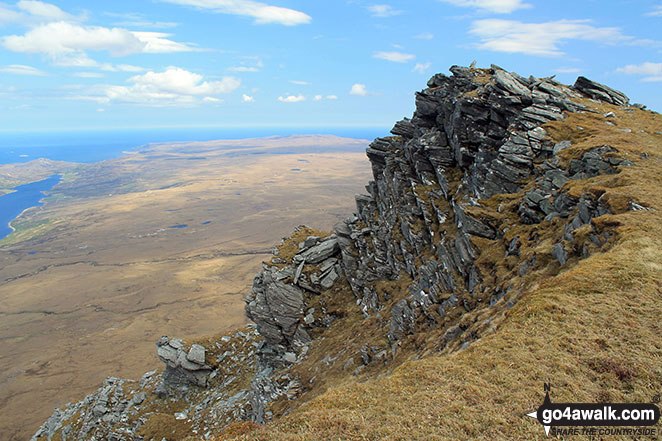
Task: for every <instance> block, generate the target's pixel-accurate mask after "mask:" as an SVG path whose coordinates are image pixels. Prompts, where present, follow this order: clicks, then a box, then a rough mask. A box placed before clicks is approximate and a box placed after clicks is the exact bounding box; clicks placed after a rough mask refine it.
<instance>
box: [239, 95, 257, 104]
mask: <svg viewBox="0 0 662 441" xmlns="http://www.w3.org/2000/svg"><path fill="white" fill-rule="evenodd" d="M241 101H242V102H244V103H254V102H255V98H253V97H252V96H250V95H246V94H243V95H242V96H241Z"/></svg>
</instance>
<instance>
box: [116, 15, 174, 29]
mask: <svg viewBox="0 0 662 441" xmlns="http://www.w3.org/2000/svg"><path fill="white" fill-rule="evenodd" d="M104 15H106V16H108V17H113V18H116V19H118V20H120V21H116V22H114V23H113V25H114V26H122V27H133V28H151V29H169V28H174V27H177V26H179V23H175V22H167V21H151V20H149V19H148V18H146V17H145V16H144V15H143V14H137V13H124V14H117V13H114V12H104Z"/></svg>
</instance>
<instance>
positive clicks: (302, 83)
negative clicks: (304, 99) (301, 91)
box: [290, 80, 310, 86]
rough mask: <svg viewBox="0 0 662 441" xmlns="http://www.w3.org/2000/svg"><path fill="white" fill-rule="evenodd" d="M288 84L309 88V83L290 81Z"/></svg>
mask: <svg viewBox="0 0 662 441" xmlns="http://www.w3.org/2000/svg"><path fill="white" fill-rule="evenodd" d="M290 83H292V84H297V85H299V86H310V83H309V82H308V81H298V80H290Z"/></svg>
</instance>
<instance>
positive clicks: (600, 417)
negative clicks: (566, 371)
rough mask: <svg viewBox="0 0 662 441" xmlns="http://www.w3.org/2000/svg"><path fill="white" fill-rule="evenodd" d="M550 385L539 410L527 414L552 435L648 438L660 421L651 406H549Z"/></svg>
mask: <svg viewBox="0 0 662 441" xmlns="http://www.w3.org/2000/svg"><path fill="white" fill-rule="evenodd" d="M549 391H550V385H549V384H545V400H544V401H543V403H542V405H541V406H540V407H539V408H538V410H536V411H534V412H531V413H528V414H526V416H528V417H531V418H536V419H537V420H538V421H539V422H540V424H542V425H543V427H544V428H545V434H546V435H547V436H549V434H550V432H551V433H552V435H554V436H556V435H592V436H605V435H621V436H623V435H626V436H651V435H656V434H657V428H656V427H652V426H655V425H656V424H657V423H658V421H659V420H660V409H659V408H658V407H657V406H656V405H655V404H653V403H552V400H551V399H550V398H549Z"/></svg>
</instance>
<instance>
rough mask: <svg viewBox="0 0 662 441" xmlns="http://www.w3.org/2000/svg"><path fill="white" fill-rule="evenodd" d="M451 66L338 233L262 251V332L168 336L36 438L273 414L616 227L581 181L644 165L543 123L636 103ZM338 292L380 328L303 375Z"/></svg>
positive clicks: (475, 329)
mask: <svg viewBox="0 0 662 441" xmlns="http://www.w3.org/2000/svg"><path fill="white" fill-rule="evenodd" d="M450 71H451V73H452V75H451V76H446V75H441V74H437V75H435V76H433V77H432V78H431V79H430V81H429V82H428V84H427V86H428V87H427V88H426V89H424V90H422V91H420V92H418V93H417V94H416V96H415V101H416V110H415V112H414V114H413V115H412V117H411V118H404V119H403V120H402V121H399V122H398V123H396V124H395V126H394V127H393V129H392V134H393V135H394V136H389V137H384V138H378V139H376V140H374V142H372V143H371V144H370V146H369V148H368V149H367V152H366V153H367V156H368V158H369V159H370V162H371V166H372V173H373V180H372V181H371V182H369V183H368V185H367V186H366V190H367V194H364V195H357V196H356V213H355V214H354V215H352V216H350V217H349V218H348V219H346V220H345V221H344V222H341V223H340V224H338V225H337V226H336V227H335V232H334V234H325V233H322V232H318V231H314V230H312V229H310V228H308V227H304V226H301V227H298V228H297V229H296V230H295V232H294V234H293V235H292V236H291V237H288V238H285V239H283V240H282V242H281V243H280V245H279V246H278V247H276V248H275V249H274V255H273V257H272V258H271V259H270V260H268V261H267V262H264V263H263V267H262V270H261V271H260V272H259V273H258V274H257V276H256V277H255V279H254V282H253V287H252V290H251V291H250V293H249V294H248V295H247V297H246V299H245V301H246V315H247V316H248V318H250V319H251V320H252V321H253V322H254V323H255V330H251V331H250V332H248V333H244V332H239V333H237V334H235V335H234V336H225V337H222V338H221V341H220V342H216V343H209V344H204V345H203V344H201V343H198V344H191V345H189V344H186V343H184V342H183V341H181V340H179V339H175V338H168V337H163V338H162V339H161V340H159V342H158V343H157V355H158V357H159V359H160V360H161V361H162V362H164V363H165V371H164V372H163V373H161V374H156V373H150V374H149V376H147V377H144V378H143V380H141V381H140V382H139V384H138V385H137V386H136V385H134V386H132V387H129V388H128V390H130V392H126V390H127V383H122V381H121V380H116V379H110V380H108V382H107V384H106V385H105V386H104V388H102V389H100V390H99V392H97V393H96V394H93V395H91V396H90V397H88V398H86V399H85V400H84V401H83V402H80V403H77V404H75V405H73V406H69V407H67V408H66V409H65V410H64V411H56V413H55V414H54V415H53V417H51V419H49V421H48V422H47V423H46V424H44V426H43V427H42V428H41V429H40V432H39V433H38V434H37V435H36V437H35V438H34V439H50V438H51V435H53V434H55V433H56V432H57V433H58V434H66V437H67V438H66V439H76V440H82V439H89V438H90V434H93V433H94V434H97V435H98V436H97V439H116V440H130V439H140V436H139V434H138V431H139V429H140V428H141V427H143V425H144V423H145V421H146V420H145V419H144V418H145V412H147V413H148V414H149V412H154V410H153V409H154V408H155V407H158V406H163V403H164V402H174V401H177V400H179V401H178V402H185V404H186V405H185V406H184V405H182V408H181V410H178V411H177V413H176V414H175V415H174V416H175V419H176V420H177V421H185V422H186V423H187V424H189V423H190V424H191V425H192V426H191V427H192V428H193V429H192V430H195V431H194V432H192V433H196V434H198V435H200V436H203V437H204V438H208V437H210V436H211V434H212V429H218V428H221V427H224V426H225V425H227V424H229V423H231V422H233V421H239V420H251V421H254V422H256V423H260V424H261V423H265V422H268V421H269V420H270V419H271V417H272V416H273V414H272V410H271V409H272V408H270V405H271V403H273V402H274V401H279V402H280V403H283V402H285V401H289V400H295V399H296V398H297V397H298V396H299V395H300V394H301V393H303V392H304V391H305V389H306V388H307V387H309V385H310V384H312V383H313V382H314V381H315V378H316V377H317V375H323V372H324V371H325V369H326V368H327V367H328V366H329V365H332V364H333V362H335V360H343V361H341V362H339V366H342V372H346V373H347V375H351V374H352V373H353V375H361V374H362V373H364V372H366V371H369V370H371V369H378V368H379V367H383V366H385V365H387V364H389V363H391V362H392V361H393V360H394V359H395V358H396V357H397V354H398V353H399V352H398V351H401V349H402V348H403V347H404V346H403V345H405V344H406V342H407V340H408V339H409V340H410V341H413V343H412V345H414V346H415V345H417V344H418V343H419V342H417V341H416V339H417V338H418V337H420V336H421V334H423V333H427V334H428V335H432V337H430V340H432V341H433V342H434V345H433V346H434V350H435V351H450V350H461V349H464V348H466V347H468V346H469V345H470V344H471V342H472V341H473V340H475V339H477V338H480V337H481V335H482V332H484V330H485V329H488V328H489V327H490V326H491V322H492V320H493V318H494V317H496V316H497V314H498V313H503V312H504V311H506V310H508V309H510V308H512V307H513V306H514V305H515V304H516V302H517V299H518V298H519V295H520V294H521V293H523V292H524V290H525V289H526V287H527V284H529V283H532V281H533V280H535V276H536V274H538V275H544V277H548V275H549V274H552V273H554V272H558V271H561V270H564V269H565V268H568V267H569V266H570V265H573V264H574V263H575V262H577V261H578V260H579V259H583V258H586V257H588V256H589V255H590V254H591V253H592V252H594V251H595V250H601V249H603V247H605V246H606V244H608V243H609V241H610V239H611V238H612V236H613V232H612V231H610V230H609V228H605V227H604V226H603V225H601V223H600V222H599V221H598V218H600V217H602V216H604V215H606V214H610V213H612V212H613V207H612V206H611V205H610V203H609V201H608V200H607V198H604V197H603V196H604V191H603V190H601V189H600V188H599V187H596V188H591V189H588V190H586V189H585V188H584V187H581V186H575V184H577V183H579V182H586V181H587V180H591V179H597V177H599V176H602V175H607V174H615V173H618V172H619V171H620V170H621V169H622V167H628V166H631V165H633V163H632V162H630V161H629V160H627V159H625V158H623V157H622V156H621V154H620V152H618V151H617V150H616V149H615V148H613V147H611V146H609V145H600V144H602V143H600V144H596V145H591V146H590V147H589V148H583V149H579V148H578V147H577V146H576V145H575V144H574V142H576V139H577V138H581V136H579V135H578V136H576V137H570V136H568V137H567V138H566V137H565V135H563V133H564V132H563V131H557V132H556V133H555V136H552V133H550V130H551V129H550V126H554V124H562V123H563V121H564V120H565V119H566V118H568V115H570V114H571V113H573V112H583V113H588V112H591V113H592V114H594V115H595V114H596V112H595V111H594V110H590V109H589V106H591V104H592V103H593V102H596V101H597V102H601V103H607V104H610V105H616V106H627V105H628V102H629V100H628V98H627V97H626V96H625V95H624V94H622V93H621V92H618V91H615V90H613V89H610V88H608V87H606V86H604V85H601V84H599V83H595V82H593V81H590V80H587V79H586V78H582V77H580V78H579V79H578V80H577V82H576V83H575V85H574V86H565V85H563V84H561V83H559V82H557V81H555V80H554V79H553V78H534V77H529V78H525V77H522V76H520V75H517V74H515V73H512V72H507V71H505V70H503V69H501V68H499V67H498V66H492V67H491V68H489V69H475V68H465V67H459V66H453V67H452V68H451V69H450ZM591 100H592V101H591ZM626 110H632V109H626ZM603 116H604V118H605V119H613V118H615V114H614V113H613V112H612V113H611V114H609V113H608V114H606V115H601V114H598V117H603ZM605 122H606V123H611V121H607V120H605ZM600 124H602V123H600ZM611 124H612V125H613V123H611ZM607 125H609V124H607ZM573 130H574V129H573ZM582 130H584V129H583V128H582V127H576V131H577V132H581V131H582ZM559 133H561V135H559ZM559 137H560V138H559ZM573 186H574V191H571V189H573ZM577 188H581V191H577V190H576V189H577ZM627 207H628V208H627V209H628V210H646V209H648V208H647V207H644V206H642V205H640V204H638V203H636V202H634V201H629V202H628V203H627ZM386 285H388V286H391V289H385V288H384V287H385V286H386ZM340 293H342V294H343V295H344V297H341V298H343V299H347V298H350V299H351V297H352V296H353V297H354V302H351V301H350V302H348V304H347V305H346V309H347V310H350V309H351V310H352V311H354V312H353V314H354V318H353V320H359V321H360V320H361V318H362V317H363V318H369V319H370V320H365V322H366V323H368V322H369V323H370V326H373V328H371V331H372V334H371V338H372V341H370V342H367V341H361V342H360V344H359V345H358V346H354V347H353V348H352V349H351V350H349V349H348V350H347V352H348V354H345V353H344V352H343V351H344V350H345V348H343V349H340V350H339V352H337V353H335V354H325V356H324V357H323V358H322V357H320V358H318V361H319V362H318V365H317V366H314V367H313V368H311V371H310V372H314V375H313V374H311V378H306V381H302V380H301V379H300V378H299V377H298V375H297V373H296V372H297V371H296V367H297V366H301V365H305V364H306V363H301V362H302V361H304V360H307V358H308V359H309V357H312V356H311V355H310V354H311V353H312V352H313V351H315V350H316V344H317V343H319V342H321V341H322V340H324V339H325V338H326V337H325V332H327V331H326V330H327V329H328V328H329V327H331V326H332V325H333V324H334V322H336V321H337V320H339V317H340V316H341V315H342V313H340V314H338V311H337V310H336V311H331V312H330V311H329V310H327V306H328V303H325V302H322V301H320V299H321V298H323V297H325V296H326V297H327V298H329V297H333V296H335V295H339V294H340ZM325 305H326V306H325ZM357 307H358V310H356V309H355V308H357ZM361 314H362V315H361ZM341 323H342V322H341ZM361 323H363V322H361ZM375 327H377V328H376V330H375ZM414 334H418V335H416V336H415V337H413V338H409V337H410V336H411V335H414ZM326 335H328V334H326ZM341 335H343V334H341ZM343 337H346V336H345V335H343ZM421 340H423V339H421ZM403 342H404V343H403ZM344 343H345V341H344V340H343V342H342V344H336V350H337V346H341V345H344ZM389 344H390V348H389V347H388V345H389ZM359 348H360V349H359ZM428 349H429V348H428ZM318 355H319V354H318ZM341 356H342V357H344V358H343V359H340V357H341ZM347 356H349V357H350V358H349V359H348V358H347ZM416 356H418V354H417V355H416ZM337 375H342V374H340V373H337ZM155 397H156V398H155ZM144 400H147V401H149V402H150V403H151V404H150V406H151V407H150V409H152V410H149V411H147V410H144V407H145V404H143V401H144ZM154 400H162V401H161V402H155V401H154ZM182 400H183V401H182ZM155 403H156V404H155ZM141 406H143V407H141ZM282 407H283V406H282V405H281V408H282ZM138 416H140V417H138ZM147 416H149V415H147ZM72 420H76V423H75V424H74V423H72ZM113 437H114V438H113Z"/></svg>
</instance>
